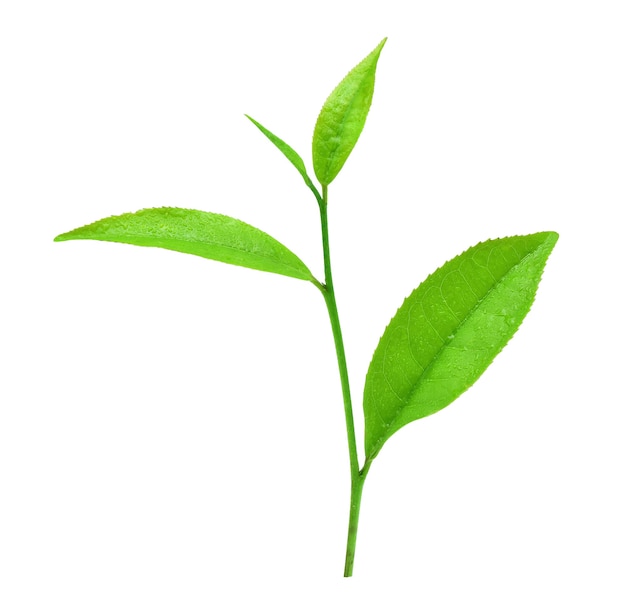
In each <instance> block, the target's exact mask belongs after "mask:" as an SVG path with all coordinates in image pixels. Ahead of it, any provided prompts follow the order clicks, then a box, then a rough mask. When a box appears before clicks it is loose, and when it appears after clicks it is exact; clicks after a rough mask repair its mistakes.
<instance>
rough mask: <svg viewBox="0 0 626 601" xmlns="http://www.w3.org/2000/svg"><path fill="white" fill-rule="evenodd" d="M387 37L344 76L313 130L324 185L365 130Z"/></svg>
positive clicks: (318, 170)
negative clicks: (377, 69) (379, 59)
mask: <svg viewBox="0 0 626 601" xmlns="http://www.w3.org/2000/svg"><path fill="white" fill-rule="evenodd" d="M386 41H387V38H385V39H384V40H383V41H382V42H381V43H380V44H378V46H376V48H375V49H374V50H373V51H372V52H371V53H370V54H368V55H367V56H366V57H365V58H364V59H363V60H362V61H361V62H360V63H359V64H358V65H357V66H356V67H354V69H352V71H350V72H349V73H348V75H346V76H345V77H344V79H343V80H342V81H341V82H340V83H339V85H338V86H337V87H336V88H335V89H334V90H333V92H332V93H331V94H330V96H329V97H328V98H327V100H326V102H325V103H324V106H322V110H321V111H320V114H319V116H318V118H317V122H316V124H315V129H314V131H313V169H314V171H315V176H316V177H317V179H318V180H319V182H320V184H322V185H324V186H327V185H328V184H330V182H332V181H333V180H334V179H335V177H337V174H338V173H339V171H341V168H342V167H343V165H344V163H345V162H346V160H347V159H348V156H349V155H350V153H351V152H352V149H353V148H354V146H355V145H356V143H357V140H358V139H359V136H360V135H361V132H362V131H363V127H364V125H365V119H366V118H367V113H368V112H369V109H370V106H371V104H372V97H373V95H374V80H375V76H376V65H377V63H378V58H379V56H380V53H381V51H382V49H383V46H384V45H385V42H386Z"/></svg>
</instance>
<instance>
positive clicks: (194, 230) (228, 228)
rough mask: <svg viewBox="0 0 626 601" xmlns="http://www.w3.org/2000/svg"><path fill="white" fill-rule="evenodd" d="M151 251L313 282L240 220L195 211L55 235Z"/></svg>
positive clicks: (143, 215) (112, 220) (171, 211)
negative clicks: (181, 255) (209, 260)
mask: <svg viewBox="0 0 626 601" xmlns="http://www.w3.org/2000/svg"><path fill="white" fill-rule="evenodd" d="M54 240H55V242H63V241H65V240H102V241H106V242H122V243H125V244H134V245H136V246H154V247H158V248H165V249H168V250H175V251H177V252H182V253H187V254H191V255H197V256H199V257H204V258H205V259H213V260H215V261H221V262H223V263H230V264H231V265H240V266H242V267H249V268H251V269H258V270H260V271H269V272H272V273H278V274H280V275H286V276H289V277H292V278H297V279H300V280H309V281H312V282H314V281H315V278H314V277H313V276H312V275H311V272H310V271H309V269H308V268H307V267H306V265H305V264H304V263H303V262H302V261H301V260H300V259H299V258H298V257H297V256H296V255H294V254H293V253H292V252H291V251H290V250H289V249H288V248H286V247H285V246H283V245H282V244H281V243H280V242H278V241H277V240H275V239H274V238H272V237H271V236H270V235H268V234H266V233H265V232H262V231H261V230H258V229H257V228H255V227H252V226H251V225H248V224H247V223H244V222H243V221H239V220H238V219H233V218H232V217H227V216H225V215H219V214H217V213H207V212H205V211H198V210H195V209H177V208H170V207H162V208H157V209H143V210H141V211H137V212H136V213H125V214H123V215H117V216H114V217H107V218H106V219H101V220H100V221H96V222H94V223H92V224H90V225H85V226H84V227H79V228H77V229H75V230H72V231H71V232H67V233H65V234H61V235H60V236H57V237H56V238H55V239H54Z"/></svg>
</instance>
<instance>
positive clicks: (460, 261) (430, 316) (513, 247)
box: [363, 232, 558, 459]
mask: <svg viewBox="0 0 626 601" xmlns="http://www.w3.org/2000/svg"><path fill="white" fill-rule="evenodd" d="M557 239H558V234H556V233H554V232H541V233H538V234H531V235H528V236H513V237H510V238H500V239H498V240H489V241H487V242H482V243H480V244H477V245H476V246H473V247H472V248H470V249H469V250H467V251H465V252H464V253H462V254H461V255H459V256H457V257H456V258H454V259H452V260H451V261H449V262H448V263H446V264H445V265H444V266H443V267H440V268H439V269H438V270H437V271H435V272H434V273H433V274H432V275H430V276H429V277H428V278H426V280H425V281H424V282H423V283H422V284H421V285H420V286H419V287H418V288H417V289H416V290H414V291H413V292H412V293H411V295H410V296H409V297H408V298H407V299H406V300H405V301H404V303H403V304H402V306H401V307H400V309H399V310H398V312H397V313H396V315H395V316H394V318H393V319H392V320H391V322H390V323H389V325H388V326H387V329H386V330H385V333H384V334H383V336H382V338H381V340H380V342H379V344H378V348H377V349H376V351H375V353H374V357H373V358H372V362H371V364H370V367H369V370H368V372H367V377H366V382H365V392H364V401H363V407H364V411H365V452H366V455H367V457H368V458H369V459H373V458H374V457H375V456H376V455H377V454H378V452H379V451H380V449H381V447H382V445H383V444H384V442H385V441H386V440H387V439H388V438H389V437H390V436H391V435H392V434H393V433H394V432H396V431H397V430H399V429H400V428H402V427H403V426H405V425H406V424H408V423H409V422H412V421H414V420H416V419H420V418H422V417H426V416H427V415H431V414H432V413H435V412H437V411H439V410H441V409H443V408H444V407H446V406H447V405H449V404H450V403H451V402H452V401H454V400H455V399H456V398H457V397H458V396H459V395H460V394H461V393H462V392H464V391H465V390H467V389H468V388H469V387H470V386H471V385H472V384H473V383H474V382H475V381H476V380H477V379H478V377H479V376H480V375H481V374H482V373H483V372H484V371H485V369H486V368H487V367H488V366H489V364H490V363H491V362H492V361H493V359H494V357H495V356H496V355H497V354H498V353H499V352H500V351H501V350H502V348H503V347H504V345H505V344H506V343H507V342H508V341H509V339H510V338H511V336H513V334H514V333H515V331H516V330H517V328H518V327H519V325H520V323H521V322H522V320H523V319H524V316H525V315H526V313H528V311H529V309H530V306H531V304H532V302H533V300H534V298H535V292H536V290H537V286H538V285H539V280H540V278H541V274H542V272H543V268H544V266H545V263H546V260H547V258H548V255H549V254H550V252H551V251H552V248H553V247H554V245H555V244H556V241H557Z"/></svg>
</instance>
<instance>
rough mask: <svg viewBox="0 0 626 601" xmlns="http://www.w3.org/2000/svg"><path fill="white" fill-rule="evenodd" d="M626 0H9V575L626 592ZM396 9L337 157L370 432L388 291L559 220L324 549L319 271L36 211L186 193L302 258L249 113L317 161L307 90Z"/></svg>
mask: <svg viewBox="0 0 626 601" xmlns="http://www.w3.org/2000/svg"><path fill="white" fill-rule="evenodd" d="M625 17H626V15H625V11H624V5H623V3H622V2H617V1H616V2H609V1H602V0H594V1H588V2H582V1H581V2H579V1H571V0H570V1H568V2H565V1H553V0H541V1H532V0H531V1H526V2H503V1H499V2H497V1H492V2H488V1H472V2H460V1H456V2H455V1H445V0H442V1H438V2H425V1H424V2H399V1H396V0H387V1H386V2H384V3H381V2H376V3H373V2H366V1H360V2H352V1H350V2H347V1H346V2H342V1H341V0H333V1H327V0H321V1H316V2H314V3H313V2H311V3H308V2H307V3H298V2H278V1H276V0H269V1H266V2H251V1H238V0H232V1H231V2H229V3H218V2H186V1H181V0H178V1H177V2H159V1H152V2H139V1H133V0H125V1H123V2H116V1H108V2H69V1H57V2H29V1H26V0H21V1H11V0H9V1H5V2H3V3H2V5H1V8H0V86H1V87H2V90H1V94H0V109H1V110H0V202H1V203H2V213H1V215H2V236H1V240H0V245H1V249H0V250H1V255H0V256H1V257H2V258H1V263H0V269H1V284H0V293H1V297H0V303H1V311H0V320H1V321H0V324H1V326H0V327H1V330H0V332H1V337H0V344H1V347H2V355H3V357H2V363H1V365H2V372H1V378H0V598H1V599H3V600H6V601H18V600H38V601H39V600H48V599H63V600H64V601H69V600H81V601H85V600H89V601H91V600H100V599H103V600H104V599H106V600H110V599H116V600H126V599H128V600H137V599H150V600H160V599H172V600H174V599H176V600H180V599H185V600H196V599H198V600H199V599H220V600H222V599H223V600H230V599H259V598H267V599H277V600H283V599H284V600H295V599H297V600H300V599H360V600H363V599H379V598H383V597H384V598H386V599H424V600H440V599H442V600H448V599H450V600H451V599H455V600H456V599H481V600H491V599H493V600H502V599H507V600H509V599H538V600H541V599H546V600H552V599H602V600H613V599H616V600H617V599H620V600H623V599H624V598H626V576H625V573H624V565H625V562H626V542H625V541H626V518H625V512H624V507H626V492H625V491H624V474H625V469H624V468H625V462H626V436H625V435H624V432H625V431H626V409H625V400H626V399H625V398H624V388H623V384H622V378H621V377H620V375H621V373H623V369H624V359H625V357H624V351H623V340H624V334H625V332H624V319H623V311H624V285H623V274H624V246H623V244H624V243H623V223H624V221H623V217H622V216H621V215H622V213H621V212H620V211H621V208H622V206H623V205H624V202H625V198H626V177H625V159H626V111H625V107H626V85H625V79H624V75H625V72H626V71H625V67H626V36H625V35H624V31H625V30H626V18H625ZM384 36H389V41H388V43H387V45H386V47H385V49H384V50H383V53H382V55H381V59H380V62H379V66H378V76H377V82H376V85H377V87H376V92H375V96H374V103H373V105H372V110H371V112H370V117H369V119H368V123H367V126H366V128H365V131H364V133H363V135H362V137H361V139H360V141H359V144H358V146H357V148H356V150H355V151H354V153H353V154H352V155H351V157H350V158H349V160H348V162H347V164H346V166H345V168H344V170H343V171H342V173H341V174H340V175H339V177H338V178H337V180H336V181H335V183H333V185H332V186H331V188H330V219H331V237H332V240H331V244H332V250H333V256H334V267H335V280H336V286H337V294H338V302H339V308H340V311H341V314H342V318H343V326H344V334H345V340H346V348H347V353H348V360H349V365H350V369H351V377H352V387H353V395H354V399H355V401H354V402H355V413H356V418H357V430H358V439H359V442H360V441H361V439H362V428H363V424H362V413H361V408H360V407H361V403H360V399H361V394H362V387H363V379H364V375H365V372H366V370H367V366H368V363H369V360H370V357H371V354H372V351H373V349H374V348H375V345H376V343H377V342H378V339H379V337H380V335H381V334H382V331H383V329H384V327H385V325H386V324H387V323H388V321H389V319H390V318H391V316H392V315H393V313H394V312H395V310H396V308H397V307H398V306H399V304H400V303H401V301H402V300H403V298H404V297H405V296H406V295H407V294H408V293H409V292H410V291H411V290H412V289H413V288H414V287H415V286H417V284H418V283H419V282H420V281H421V280H422V279H423V278H424V277H425V276H426V275H427V274H428V273H430V272H431V271H432V270H433V269H435V268H436V267H438V266H439V265H440V264H442V263H443V262H444V261H445V260H447V259H448V258H451V257H452V256H453V255H455V254H457V253H459V252H461V251H463V250H464V249H466V248H467V247H468V246H471V245H472V244H474V243H476V242H478V241H479V240H483V239H486V238H490V237H498V236H504V235H511V234H525V233H530V232H535V231H541V230H546V229H552V230H556V231H558V232H559V233H560V235H561V238H560V241H559V243H558V244H557V247H556V248H555V250H554V253H553V255H552V257H551V258H550V260H549V263H548V266H547V268H546V271H545V274H544V278H543V281H542V283H541V286H540V290H539V293H538V297H537V300H536V303H535V305H534V307H533V309H532V311H531V313H530V314H529V316H528V318H527V319H526V321H525V323H524V324H523V326H522V328H521V329H520V331H519V332H518V333H517V334H516V336H515V338H514V339H513V341H512V342H511V343H510V344H509V346H508V347H507V348H506V349H505V350H504V352H503V353H502V355H501V356H500V357H498V358H497V359H496V361H495V362H494V364H493V365H492V366H491V367H490V368H489V370H488V371H487V373H486V374H485V375H484V376H483V378H482V379H481V380H480V381H479V382H478V383H477V384H476V385H475V386H474V387H473V388H472V389H470V390H469V391H468V392H467V393H466V394H465V395H463V396H462V397H461V398H460V399H459V400H458V401H456V402H455V403H454V404H453V405H452V406H451V407H449V408H447V409H446V410H445V411H442V412H441V413H439V414H437V415H435V416H433V417H430V418H428V419H425V420H423V421H419V422H416V423H414V424H411V425H409V426H407V427H406V428H404V429H403V430H402V431H401V432H399V433H398V434H396V435H395V436H394V437H393V438H392V439H391V440H390V441H389V442H388V443H387V444H386V445H385V448H384V449H383V451H382V452H381V454H380V456H379V457H378V458H377V460H376V462H375V463H374V465H373V468H372V470H371V472H370V475H369V478H368V482H367V484H366V487H365V492H364V497H363V506H362V514H361V525H360V526H361V527H360V532H359V544H358V549H357V558H356V565H355V577H354V578H353V579H352V580H344V579H342V578H341V573H342V568H343V554H344V544H345V534H346V528H347V517H348V494H349V485H348V480H349V475H348V458H347V448H346V443H345V430H344V425H343V410H342V406H341V399H340V388H339V379H338V376H337V371H336V364H335V358H334V354H333V353H334V349H333V345H332V338H331V334H330V328H329V325H328V322H327V315H326V313H325V307H324V304H323V301H322V298H321V296H320V294H319V293H318V291H317V290H315V288H314V287H313V286H311V285H309V284H307V283H305V282H302V281H298V280H292V279H289V278H284V277H280V276H277V275H273V274H267V273H261V272H255V271H251V270H246V269H242V268H238V267H232V266H228V265H222V264H218V263H215V262H209V261H203V260H201V259H199V258H197V257H191V256H185V255H181V254H177V253H168V252H166V251H162V250H156V249H143V248H133V247H129V246H124V245H115V244H103V243H95V242H93V243H92V242H84V243H81V242H76V243H74V242H71V243H64V244H53V243H52V238H53V237H54V236H55V235H57V234H59V233H61V232H64V231H67V230H69V229H72V228H74V227H77V226H80V225H83V224H86V223H89V222H91V221H94V220H96V219H98V218H101V217H105V216H108V215H112V214H119V213H122V212H127V211H134V210H137V209H140V208H144V207H153V206H164V205H170V206H181V207H188V208H197V209H203V210H207V211H216V212H221V213H225V214H228V215H232V216H234V217H237V218H240V219H243V220H244V221H247V222H249V223H251V224H253V225H255V226H257V227H259V228H261V229H263V230H265V231H267V232H268V233H270V234H272V235H273V236H275V237H276V238H277V239H278V240H280V241H281V242H283V243H284V244H285V245H286V246H288V247H289V248H290V249H292V250H293V251H294V252H295V253H296V254H298V255H299V256H300V257H301V258H302V259H303V260H304V262H305V263H307V265H308V266H309V267H310V268H311V269H312V270H313V271H314V273H316V274H318V276H319V277H320V278H321V277H322V261H321V250H320V239H319V231H318V221H317V213H316V211H317V207H316V204H315V201H314V199H313V197H312V196H311V195H310V193H309V191H308V190H307V189H306V187H305V186H304V185H303V184H302V181H301V179H300V176H299V175H298V174H297V172H296V171H295V170H294V169H293V167H292V166H291V165H289V163H288V162H287V161H286V160H284V158H283V157H281V155H280V154H279V153H278V152H277V151H276V150H275V149H274V148H273V147H272V146H271V145H270V144H269V142H268V141H267V140H266V139H265V138H264V137H263V136H262V135H261V134H260V133H259V132H258V131H257V130H256V129H255V128H254V127H253V126H252V125H251V124H250V123H249V122H248V121H247V120H246V119H245V118H244V117H243V114H244V113H249V114H251V115H252V116H254V117H255V118H256V119H258V120H259V121H261V122H262V123H263V124H264V125H266V126H267V127H269V128H270V129H271V130H273V131H274V132H275V133H276V134H277V135H279V136H281V137H283V138H284V139H285V140H286V141H288V142H289V143H290V144H291V145H292V146H293V147H294V148H296V149H297V150H298V151H299V152H300V153H301V154H302V156H303V157H304V158H305V161H306V162H307V164H308V165H309V166H310V159H309V156H310V150H309V147H310V146H309V145H310V138H311V133H312V129H313V125H314V122H315V119H316V117H317V113H318V111H319V108H320V107H321V105H322V103H323V101H324V100H325V98H326V96H327V94H328V93H329V92H330V91H331V90H332V88H333V87H334V86H335V85H336V83H338V81H339V80H340V79H341V78H342V77H343V75H344V74H345V73H346V72H347V71H348V70H349V69H350V68H351V67H352V66H353V65H355V64H356V63H357V62H358V61H359V60H360V59H361V58H362V57H363V56H365V55H366V54H367V53H368V52H369V51H370V50H371V49H372V48H373V47H374V46H375V45H376V44H377V43H378V42H379V41H380V39H381V38H382V37H384ZM309 169H311V168H310V167H309Z"/></svg>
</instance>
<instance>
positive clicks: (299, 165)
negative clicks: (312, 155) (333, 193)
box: [246, 115, 321, 200]
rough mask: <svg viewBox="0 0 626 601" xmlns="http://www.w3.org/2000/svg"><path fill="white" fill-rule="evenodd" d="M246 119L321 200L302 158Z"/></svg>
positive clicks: (253, 120) (253, 121)
mask: <svg viewBox="0 0 626 601" xmlns="http://www.w3.org/2000/svg"><path fill="white" fill-rule="evenodd" d="M246 117H247V118H248V119H250V121H252V123H254V124H255V125H256V126H257V127H258V128H259V130H261V132H262V133H263V134H264V135H265V136H266V137H267V139H268V140H269V141H270V142H272V144H274V146H276V148H278V150H280V151H281V152H282V153H283V154H284V155H285V156H286V157H287V159H288V160H289V162H290V163H291V164H292V165H293V166H294V167H295V168H296V169H297V170H298V172H299V173H300V175H301V176H302V178H303V179H304V183H305V184H306V185H307V186H308V187H309V188H310V189H311V191H312V192H313V194H315V197H316V198H317V199H318V200H321V197H320V195H319V192H318V190H317V188H316V187H315V185H314V184H313V182H312V181H311V178H310V177H309V174H308V173H307V172H306V166H305V165H304V161H303V160H302V157H301V156H300V155H299V154H298V153H297V152H296V151H295V150H294V149H293V148H292V147H291V146H289V144H287V143H286V142H284V141H283V140H281V139H280V138H279V137H278V136H276V135H274V134H273V133H272V132H271V131H270V130H269V129H267V128H266V127H263V126H262V125H261V124H260V123H259V122H258V121H256V120H255V119H253V118H252V117H250V115H246Z"/></svg>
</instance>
